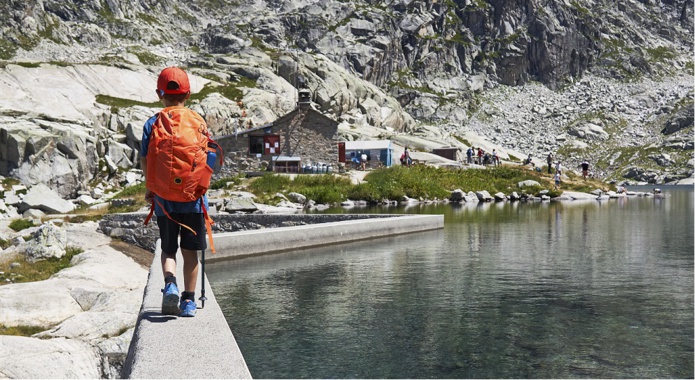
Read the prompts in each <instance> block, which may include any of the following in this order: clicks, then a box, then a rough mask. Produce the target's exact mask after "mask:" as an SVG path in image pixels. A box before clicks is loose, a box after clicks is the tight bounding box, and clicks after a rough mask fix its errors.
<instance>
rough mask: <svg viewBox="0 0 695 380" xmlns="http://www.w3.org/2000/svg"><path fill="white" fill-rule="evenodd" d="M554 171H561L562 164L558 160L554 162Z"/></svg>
mask: <svg viewBox="0 0 695 380" xmlns="http://www.w3.org/2000/svg"><path fill="white" fill-rule="evenodd" d="M555 171H556V172H561V171H562V164H561V163H560V161H558V162H557V163H556V164H555Z"/></svg>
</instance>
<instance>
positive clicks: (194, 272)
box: [140, 67, 215, 317]
mask: <svg viewBox="0 0 695 380" xmlns="http://www.w3.org/2000/svg"><path fill="white" fill-rule="evenodd" d="M156 91H157V96H158V97H159V99H160V101H161V102H162V105H163V106H164V110H163V111H162V112H160V113H158V114H157V115H155V116H152V117H151V118H150V119H149V120H147V122H146V123H145V126H144V128H143V133H142V145H141V149H140V159H141V167H142V171H143V174H144V175H145V178H146V179H147V190H146V193H145V199H146V200H147V201H148V202H153V206H154V214H155V216H156V217H157V225H158V227H159V236H160V239H161V251H162V255H161V264H162V272H163V273H164V289H162V292H163V296H162V314H168V315H179V316H181V317H194V316H195V313H196V309H197V305H196V303H195V289H196V285H197V282H198V251H199V250H204V249H206V248H207V244H206V240H205V215H204V214H203V213H204V210H203V207H205V209H206V210H207V207H208V205H207V198H206V196H205V195H203V196H201V197H199V198H198V199H195V200H192V201H189V202H180V201H173V200H169V199H166V198H165V196H164V195H163V194H155V193H154V192H153V191H152V187H153V186H154V185H155V182H156V181H159V182H161V181H163V179H162V178H159V177H158V175H160V177H161V174H160V173H156V172H155V171H156V170H155V169H154V168H155V166H154V161H155V158H154V156H153V154H154V151H155V148H154V147H151V146H150V142H152V141H153V140H155V138H154V137H153V136H154V133H153V130H154V129H155V128H162V127H161V120H160V122H159V123H158V118H163V117H167V115H168V116H169V117H173V119H172V120H174V119H176V118H177V117H180V118H181V119H184V118H192V119H193V120H196V122H197V123H198V125H199V127H198V129H199V130H200V131H202V133H203V134H204V136H205V137H208V134H207V126H206V125H205V122H204V120H203V118H202V117H201V116H200V115H198V114H197V113H195V112H194V111H192V110H189V109H187V108H185V106H186V100H187V99H188V98H189V97H190V95H191V86H190V83H189V80H188V75H187V74H186V73H185V72H184V71H183V70H181V69H180V68H177V67H168V68H165V69H164V70H162V72H161V73H160V74H159V78H158V80H157V90H156ZM164 112H166V113H167V114H166V115H162V113H164ZM191 113H192V114H191ZM177 120H180V119H177ZM148 153H150V156H149V157H148ZM148 161H151V162H148ZM214 161H215V158H214V157H213V158H212V162H213V165H214ZM207 163H208V165H210V160H209V159H208V160H207ZM148 164H149V167H148ZM157 168H159V167H157ZM209 172H210V174H211V173H212V170H209ZM181 180H182V179H180V178H176V179H175V182H176V183H180V182H181ZM208 181H209V178H208ZM169 198H176V197H171V196H169ZM179 238H180V248H181V256H183V284H184V286H183V289H184V291H183V292H182V293H180V294H179V288H178V285H179V284H178V283H177V279H176V265H177V263H176V253H177V251H178V250H179Z"/></svg>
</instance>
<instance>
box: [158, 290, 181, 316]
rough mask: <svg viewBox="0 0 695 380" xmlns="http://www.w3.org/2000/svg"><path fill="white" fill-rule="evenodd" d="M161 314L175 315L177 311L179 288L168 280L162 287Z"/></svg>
mask: <svg viewBox="0 0 695 380" xmlns="http://www.w3.org/2000/svg"><path fill="white" fill-rule="evenodd" d="M162 293H164V295H163V296H162V314H166V315H177V314H178V313H179V311H180V310H179V288H178V287H177V286H176V284H174V283H173V282H170V283H168V284H166V286H164V289H162Z"/></svg>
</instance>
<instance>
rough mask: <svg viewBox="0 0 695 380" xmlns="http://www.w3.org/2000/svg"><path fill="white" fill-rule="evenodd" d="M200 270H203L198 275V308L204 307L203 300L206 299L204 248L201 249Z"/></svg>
mask: <svg viewBox="0 0 695 380" xmlns="http://www.w3.org/2000/svg"><path fill="white" fill-rule="evenodd" d="M201 256H202V257H201V272H203V275H202V276H201V277H200V298H198V300H200V308H201V309H205V301H207V299H208V298H207V297H205V250H204V249H203V250H202V251H201Z"/></svg>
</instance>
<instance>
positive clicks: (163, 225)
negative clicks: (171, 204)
mask: <svg viewBox="0 0 695 380" xmlns="http://www.w3.org/2000/svg"><path fill="white" fill-rule="evenodd" d="M169 216H171V218H172V219H174V220H176V221H177V222H179V223H182V224H185V225H186V226H188V227H191V228H192V229H193V231H195V234H194V233H193V232H191V231H190V230H189V229H188V228H186V227H182V226H180V225H179V224H178V223H176V222H174V221H173V220H171V219H169V218H168V217H167V216H158V217H157V226H159V237H160V238H161V239H162V253H164V254H168V255H174V254H176V251H178V249H179V236H181V248H183V249H189V250H192V251H200V250H203V249H205V248H207V247H208V246H207V241H206V240H205V231H206V230H205V218H204V217H203V214H177V213H171V214H169Z"/></svg>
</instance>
